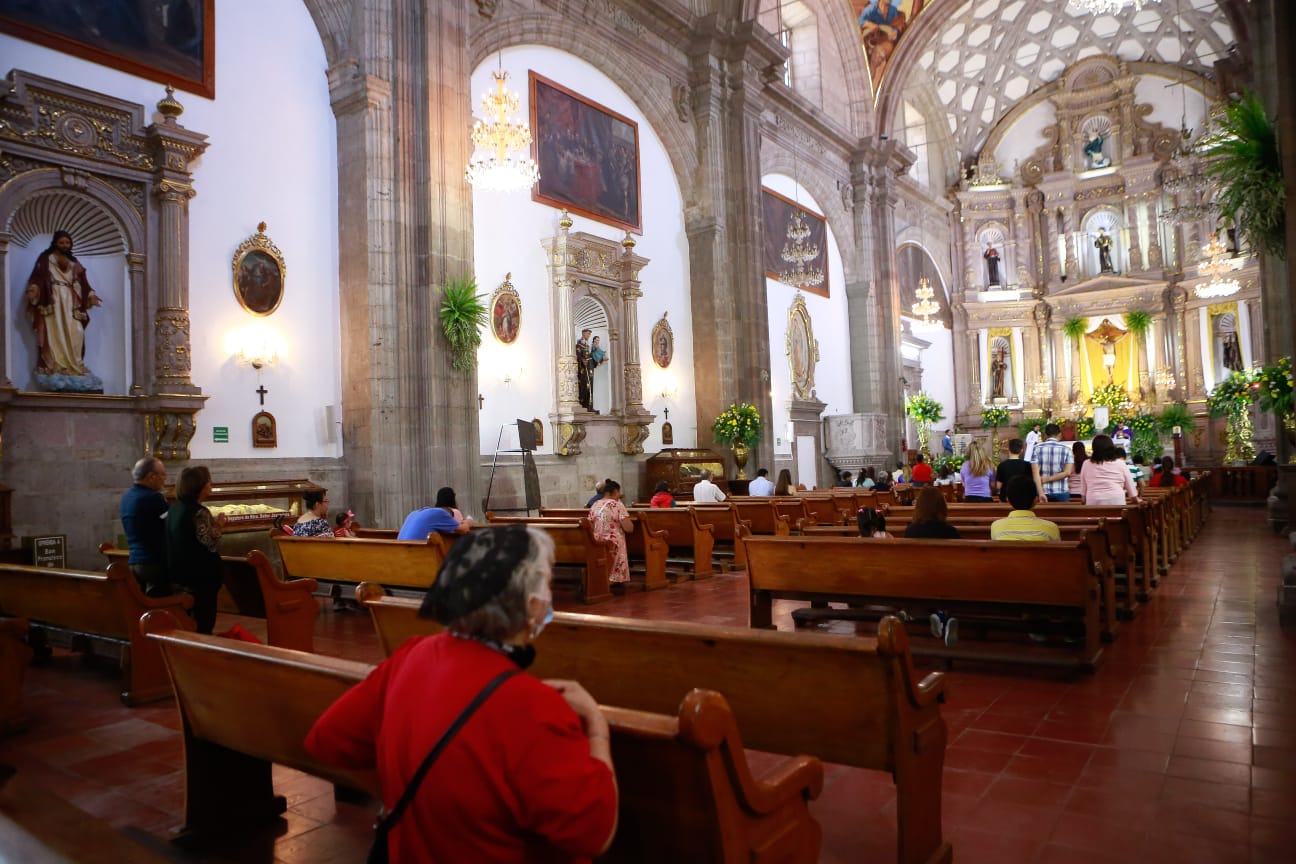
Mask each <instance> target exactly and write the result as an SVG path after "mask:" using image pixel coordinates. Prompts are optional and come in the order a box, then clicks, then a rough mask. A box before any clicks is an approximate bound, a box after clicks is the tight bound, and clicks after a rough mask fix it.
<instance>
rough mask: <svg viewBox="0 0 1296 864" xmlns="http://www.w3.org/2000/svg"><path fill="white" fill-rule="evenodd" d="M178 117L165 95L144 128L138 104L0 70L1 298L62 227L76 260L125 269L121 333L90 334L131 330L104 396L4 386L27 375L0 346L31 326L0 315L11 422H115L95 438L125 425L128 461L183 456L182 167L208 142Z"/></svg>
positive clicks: (9, 308) (186, 427)
mask: <svg viewBox="0 0 1296 864" xmlns="http://www.w3.org/2000/svg"><path fill="white" fill-rule="evenodd" d="M183 111H184V108H183V106H181V105H180V103H179V102H177V101H176V100H175V99H174V98H173V97H172V95H171V92H170V90H169V89H168V93H167V95H165V96H163V98H162V99H161V101H159V102H158V104H157V106H156V115H155V116H154V117H153V119H152V120H151V121H150V120H147V119H146V110H145V108H144V106H143V105H139V104H136V103H133V102H127V101H124V100H121V99H117V98H114V97H112V96H108V95H105V94H102V93H95V92H93V91H90V90H84V89H81V88H79V87H73V86H71V85H68V84H64V83H61V82H58V81H54V80H51V79H48V78H42V77H39V76H36V75H32V74H30V73H27V72H22V71H17V70H15V71H13V72H10V74H9V77H8V80H7V81H6V82H5V86H2V87H0V273H8V274H9V278H10V280H11V284H10V285H9V286H8V288H9V292H10V293H9V296H10V297H11V298H13V297H16V298H21V297H22V296H23V290H24V287H25V286H24V284H23V283H25V281H26V279H27V276H28V274H29V272H30V268H31V267H32V262H33V261H34V256H33V252H32V250H31V248H30V244H31V243H33V242H41V241H43V238H44V237H46V236H47V235H49V234H51V233H53V232H54V231H55V230H59V229H64V230H68V231H69V232H70V233H72V236H73V242H74V244H75V251H76V253H77V255H78V257H79V258H86V257H87V256H95V255H102V256H115V257H117V258H118V259H119V260H120V262H121V267H122V272H124V274H125V276H124V286H123V288H122V291H123V294H122V296H121V297H120V298H119V304H120V306H121V307H124V309H123V312H124V315H125V320H124V322H122V323H124V325H125V326H124V327H121V328H113V327H109V326H107V325H106V324H101V325H100V326H99V327H98V328H95V327H91V328H89V330H88V331H87V332H88V335H89V336H90V337H91V338H105V339H113V338H116V339H121V338H122V337H121V335H120V334H121V333H123V332H130V333H131V334H132V341H131V344H130V346H129V351H128V349H127V347H126V345H125V344H124V341H123V343H122V344H121V345H120V346H118V348H117V349H116V351H117V353H116V358H117V362H118V363H120V364H121V367H120V369H119V370H117V372H118V373H120V374H117V378H118V381H119V382H121V383H119V384H117V385H115V386H114V387H113V388H112V391H111V392H108V393H106V394H104V395H97V394H87V393H66V392H59V393H50V392H29V391H24V390H21V389H18V388H16V387H14V386H13V384H12V383H11V380H12V379H14V378H17V379H18V381H19V384H20V385H21V384H23V383H24V382H26V380H27V377H28V375H29V373H31V371H32V370H31V369H27V368H23V369H15V368H10V367H9V366H8V363H9V362H10V360H9V358H11V357H12V356H13V354H14V351H12V350H10V346H9V345H8V343H7V340H8V339H22V340H31V339H32V331H31V325H30V322H29V320H28V318H27V316H26V315H25V314H23V313H24V311H25V310H24V309H23V308H22V304H21V303H9V304H6V306H5V307H4V308H0V357H4V358H6V359H5V361H4V362H5V364H6V365H5V366H4V367H3V368H0V392H3V394H4V395H3V397H0V398H3V401H4V402H5V403H7V407H6V412H7V415H8V417H9V418H10V419H11V420H13V419H15V418H16V417H17V416H19V415H21V414H23V413H25V412H29V411H30V412H39V413H40V416H42V417H45V418H51V422H53V417H52V415H58V414H64V415H68V416H74V417H79V418H84V415H85V414H86V413H87V412H89V413H99V414H101V415H103V414H118V415H126V417H133V418H134V419H133V421H132V422H123V421H125V420H126V417H123V418H120V420H116V419H109V418H107V417H103V418H102V420H101V421H95V422H96V425H97V427H98V428H99V429H101V430H106V429H114V430H124V429H128V428H130V427H134V428H135V430H136V432H134V433H132V434H131V435H130V438H131V440H130V442H129V444H128V447H129V449H130V450H132V451H134V452H136V453H138V452H140V451H141V450H143V451H144V452H148V453H152V454H155V455H157V456H159V457H161V458H163V459H168V460H172V461H176V460H184V459H188V458H189V441H190V439H191V438H192V437H193V432H194V428H195V425H194V415H195V414H196V413H197V412H198V411H199V410H200V409H201V408H202V405H203V402H204V401H206V398H207V397H206V396H204V395H202V391H201V390H200V389H199V388H198V387H197V386H196V385H194V383H193V382H192V381H191V380H190V369H191V366H190V344H191V343H190V333H189V308H188V307H189V286H188V279H189V267H188V265H189V261H188V250H189V199H190V198H192V197H193V195H194V190H193V185H192V175H191V172H190V164H191V163H192V161H193V160H194V158H196V157H197V156H198V155H200V154H201V153H202V152H203V151H204V150H205V149H206V148H207V137H206V136H205V135H202V134H199V133H197V132H193V131H191V130H188V129H185V128H184V127H183V126H181V125H180V124H179V123H178V122H177V118H178V117H179V116H180V114H181V113H183ZM78 233H80V236H79V237H78ZM92 287H93V284H92ZM101 308H102V307H95V308H92V309H91V311H90V316H91V319H92V320H94V318H95V317H96V315H99V316H103V315H104V314H106V311H98V310H100V309H101ZM32 344H33V346H34V343H32ZM92 371H94V370H92ZM33 378H34V376H33ZM105 389H108V388H105ZM82 422H87V421H85V420H84V419H83V420H82ZM141 442H142V443H143V447H142V448H141V447H140V444H141ZM122 443H126V442H122ZM105 452H106V451H105ZM6 455H7V456H9V457H11V458H14V459H21V458H23V456H24V454H22V453H18V452H15V451H14V450H10V452H9V453H8V454H6ZM72 491H74V490H60V494H64V495H66V494H67V493H69V492H72Z"/></svg>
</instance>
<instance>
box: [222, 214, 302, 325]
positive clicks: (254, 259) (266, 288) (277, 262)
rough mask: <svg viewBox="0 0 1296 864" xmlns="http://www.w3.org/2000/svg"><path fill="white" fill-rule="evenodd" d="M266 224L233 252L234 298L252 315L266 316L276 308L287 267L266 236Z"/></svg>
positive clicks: (281, 300) (282, 294)
mask: <svg viewBox="0 0 1296 864" xmlns="http://www.w3.org/2000/svg"><path fill="white" fill-rule="evenodd" d="M265 230H266V223H264V222H262V223H261V224H259V225H257V233H255V234H253V235H252V236H251V237H249V238H248V239H246V240H244V241H243V242H242V243H240V244H239V247H238V249H236V250H235V251H234V260H233V262H232V267H233V269H234V297H235V298H236V299H237V300H238V302H239V305H240V306H242V307H243V308H244V309H246V310H247V311H249V312H251V313H252V314H253V315H257V316H262V317H263V316H266V315H269V314H270V313H272V312H274V311H275V310H276V309H278V308H279V304H280V303H282V302H283V296H284V278H285V276H286V275H287V272H288V268H287V266H286V265H285V264H284V257H283V253H282V252H280V251H279V247H278V246H276V245H275V244H274V243H272V242H270V238H269V237H267V236H266V233H265Z"/></svg>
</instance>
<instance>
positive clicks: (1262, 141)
mask: <svg viewBox="0 0 1296 864" xmlns="http://www.w3.org/2000/svg"><path fill="white" fill-rule="evenodd" d="M1205 155H1206V158H1207V160H1208V163H1209V164H1208V167H1207V171H1208V172H1209V173H1210V174H1211V175H1212V176H1213V177H1215V179H1216V181H1217V182H1218V183H1219V194H1218V196H1217V200H1218V201H1219V205H1220V215H1222V216H1223V217H1224V218H1225V219H1229V220H1232V222H1233V224H1235V225H1237V227H1238V231H1239V233H1240V234H1241V235H1242V239H1243V240H1245V241H1246V242H1247V243H1248V244H1249V245H1250V246H1251V248H1253V249H1255V250H1257V251H1259V252H1261V253H1266V254H1269V255H1273V256H1274V257H1276V258H1284V257H1286V251H1287V247H1286V231H1287V217H1286V206H1285V205H1286V194H1285V191H1284V189H1283V177H1282V162H1281V161H1280V159H1279V155H1278V134H1277V130H1276V128H1275V126H1274V122H1273V121H1272V120H1271V119H1270V118H1269V115H1268V114H1267V113H1266V112H1265V107H1264V103H1263V102H1261V101H1260V97H1259V96H1257V95H1256V94H1254V93H1247V94H1246V95H1245V96H1243V97H1242V98H1241V99H1238V100H1237V101H1235V102H1230V103H1229V104H1228V105H1227V106H1226V107H1225V116H1224V120H1223V122H1222V123H1221V124H1220V128H1219V131H1218V133H1216V134H1214V135H1212V136H1211V137H1210V140H1209V144H1208V146H1207V148H1206V154H1205Z"/></svg>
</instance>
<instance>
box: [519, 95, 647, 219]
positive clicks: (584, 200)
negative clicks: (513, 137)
mask: <svg viewBox="0 0 1296 864" xmlns="http://www.w3.org/2000/svg"><path fill="white" fill-rule="evenodd" d="M529 84H530V96H531V138H532V143H531V148H532V150H531V155H532V158H534V159H535V160H536V164H537V165H539V166H540V180H539V181H538V182H537V183H536V185H535V187H534V188H533V189H532V190H531V200H532V201H537V202H539V203H541V204H548V205H550V206H553V207H559V208H566V209H567V210H569V211H571V212H572V213H577V214H579V215H581V216H587V217H589V218H590V219H594V220H597V221H599V222H604V223H606V224H608V225H613V226H615V227H617V228H622V229H624V230H626V231H631V232H633V233H635V234H639V233H641V232H642V230H643V207H642V201H643V199H642V196H641V189H640V187H641V179H642V175H641V171H640V163H639V124H638V123H636V122H635V121H633V120H631V119H630V118H629V117H626V116H625V115H623V114H618V113H617V112H615V111H613V110H612V109H611V108H608V107H606V106H604V105H600V104H598V103H597V102H594V101H592V100H590V99H587V98H585V97H584V96H582V95H580V94H579V93H576V92H575V91H573V90H569V89H567V88H566V87H564V86H562V85H561V84H559V83H558V82H556V81H551V80H549V79H548V78H545V77H544V76H543V75H537V74H536V73H535V72H530V73H529Z"/></svg>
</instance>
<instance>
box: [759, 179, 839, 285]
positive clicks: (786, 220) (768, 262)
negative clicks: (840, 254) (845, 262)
mask: <svg viewBox="0 0 1296 864" xmlns="http://www.w3.org/2000/svg"><path fill="white" fill-rule="evenodd" d="M798 214H800V217H801V218H800V225H802V226H804V227H805V228H807V229H808V230H809V232H810V233H809V234H808V235H807V236H806V238H805V240H804V243H805V245H806V246H809V247H814V248H816V249H818V250H819V254H818V255H817V256H816V257H814V258H812V259H811V260H809V261H807V262H806V266H807V267H809V268H813V269H817V270H818V271H819V272H820V273H822V274H823V281H822V282H820V283H819V284H818V285H793V286H792V287H794V288H800V289H801V290H803V291H809V292H810V293H811V294H818V295H819V296H821V297H827V296H828V221H827V220H826V219H824V217H823V216H821V215H820V214H818V213H816V212H814V211H813V210H809V209H807V208H806V207H805V206H804V205H801V204H798V203H797V202H796V201H793V200H792V199H791V198H785V197H784V196H782V195H780V194H779V193H777V192H775V191H774V190H772V189H766V188H765V187H763V186H762V187H761V216H762V218H763V224H764V226H765V275H766V276H768V277H769V278H770V279H774V280H775V281H778V282H782V281H783V274H784V273H786V272H787V271H788V269H789V268H790V267H791V266H792V265H791V264H790V263H789V262H787V261H785V260H784V259H783V250H784V248H785V247H787V245H788V243H789V242H790V238H789V237H788V227H789V225H793V226H794V227H799V226H796V219H797V215H798Z"/></svg>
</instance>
